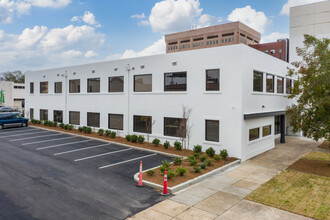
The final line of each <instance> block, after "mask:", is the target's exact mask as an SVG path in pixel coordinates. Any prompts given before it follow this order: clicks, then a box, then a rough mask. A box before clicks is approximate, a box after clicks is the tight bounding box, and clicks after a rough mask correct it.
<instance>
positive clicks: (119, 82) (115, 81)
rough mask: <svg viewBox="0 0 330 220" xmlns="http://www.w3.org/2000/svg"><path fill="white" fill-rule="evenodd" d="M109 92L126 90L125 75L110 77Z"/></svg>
mask: <svg viewBox="0 0 330 220" xmlns="http://www.w3.org/2000/svg"><path fill="white" fill-rule="evenodd" d="M109 92H124V77H123V76H114V77H109Z"/></svg>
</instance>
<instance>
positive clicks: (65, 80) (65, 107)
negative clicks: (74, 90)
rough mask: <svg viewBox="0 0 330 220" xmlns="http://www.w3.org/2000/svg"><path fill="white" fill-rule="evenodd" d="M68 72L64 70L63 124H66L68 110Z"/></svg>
mask: <svg viewBox="0 0 330 220" xmlns="http://www.w3.org/2000/svg"><path fill="white" fill-rule="evenodd" d="M67 81H68V71H66V70H65V73H64V84H65V85H64V88H65V91H64V96H65V102H64V123H65V124H68V112H67V111H68V109H67V106H68V88H67V87H68V83H67Z"/></svg>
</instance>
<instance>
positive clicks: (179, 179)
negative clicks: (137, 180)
mask: <svg viewBox="0 0 330 220" xmlns="http://www.w3.org/2000/svg"><path fill="white" fill-rule="evenodd" d="M208 159H211V160H212V162H213V165H212V166H208V167H206V169H202V172H201V173H195V172H194V170H193V166H191V165H190V164H189V162H188V160H187V159H185V160H183V167H184V168H186V169H187V173H185V174H184V176H179V175H177V174H175V176H174V177H172V178H171V179H168V181H167V185H168V186H169V187H173V186H176V185H178V184H180V183H184V182H186V181H188V180H191V179H194V178H196V177H198V176H200V175H203V174H205V173H208V172H210V171H212V170H214V169H217V168H219V167H222V166H224V165H227V164H229V163H231V162H233V161H235V160H237V158H234V157H228V158H227V160H223V159H221V160H219V161H216V160H214V159H212V158H208ZM224 162H225V163H226V164H224ZM200 163H201V162H200V160H198V164H200ZM195 166H197V165H195ZM178 167H181V165H175V164H174V163H172V164H171V165H170V168H169V169H170V170H172V171H173V172H175V169H177V168H178ZM154 171H155V173H154V174H153V175H152V176H149V175H148V174H147V173H143V180H147V181H150V182H153V183H156V184H159V185H163V184H164V175H162V174H161V172H160V170H159V169H158V168H156V169H154Z"/></svg>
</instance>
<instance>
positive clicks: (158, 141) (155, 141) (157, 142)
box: [152, 138, 160, 147]
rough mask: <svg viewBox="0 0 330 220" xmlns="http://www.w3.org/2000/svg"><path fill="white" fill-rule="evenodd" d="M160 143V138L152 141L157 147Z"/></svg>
mask: <svg viewBox="0 0 330 220" xmlns="http://www.w3.org/2000/svg"><path fill="white" fill-rule="evenodd" d="M159 143H160V140H159V139H158V138H155V139H154V140H153V141H152V144H153V145H155V146H156V147H157V146H158V144H159Z"/></svg>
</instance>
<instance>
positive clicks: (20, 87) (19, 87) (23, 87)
mask: <svg viewBox="0 0 330 220" xmlns="http://www.w3.org/2000/svg"><path fill="white" fill-rule="evenodd" d="M14 89H25V86H14Z"/></svg>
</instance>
